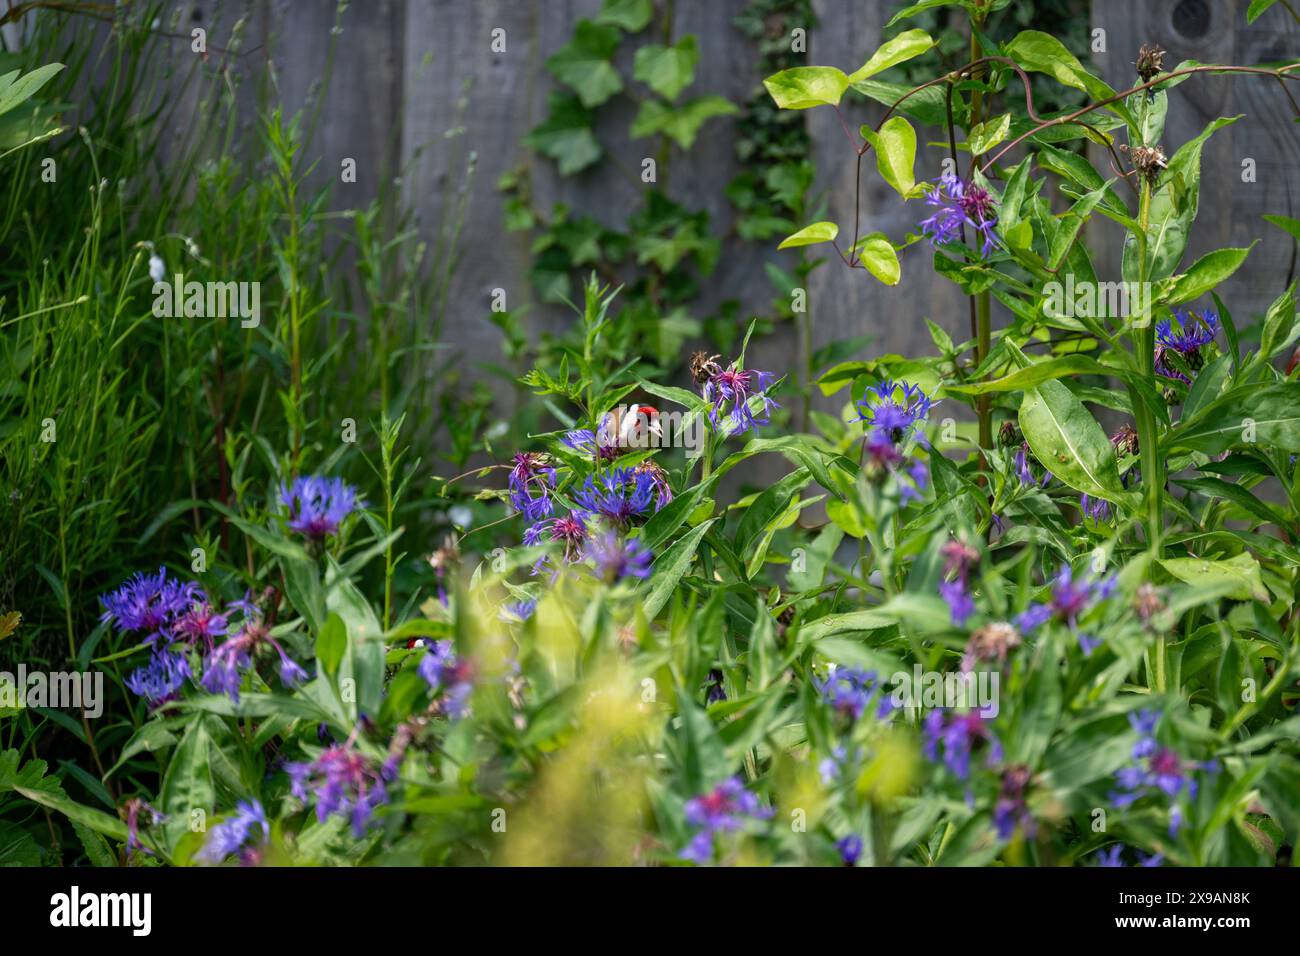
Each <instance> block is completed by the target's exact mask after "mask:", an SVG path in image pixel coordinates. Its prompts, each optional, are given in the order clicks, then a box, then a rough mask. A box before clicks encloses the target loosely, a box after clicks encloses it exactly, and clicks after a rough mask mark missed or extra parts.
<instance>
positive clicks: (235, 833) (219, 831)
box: [198, 800, 271, 863]
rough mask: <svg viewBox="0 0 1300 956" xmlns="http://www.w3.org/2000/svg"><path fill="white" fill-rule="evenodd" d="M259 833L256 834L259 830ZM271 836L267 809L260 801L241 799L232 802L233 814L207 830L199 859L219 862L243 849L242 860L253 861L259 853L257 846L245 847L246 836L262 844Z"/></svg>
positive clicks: (247, 839) (206, 861)
mask: <svg viewBox="0 0 1300 956" xmlns="http://www.w3.org/2000/svg"><path fill="white" fill-rule="evenodd" d="M259 830H260V831H261V834H260V835H259V834H258V831H259ZM270 836H271V825H270V824H269V823H267V822H266V811H265V810H263V809H262V803H261V801H260V800H240V801H239V802H238V803H237V804H235V813H234V816H231V817H228V818H227V819H225V820H223V821H221V822H220V823H218V824H217V825H216V826H214V827H213V828H212V829H211V830H210V831H209V832H208V839H207V842H205V843H204V844H203V849H202V850H200V851H199V853H198V858H199V859H200V860H202V861H203V862H205V863H220V862H221V861H222V860H224V859H226V857H228V856H230V855H231V854H232V853H236V852H239V851H241V850H242V851H243V852H242V853H240V857H241V859H242V860H243V862H245V863H254V862H256V861H257V858H258V856H259V855H260V846H259V847H247V848H246V847H245V844H246V843H248V841H249V838H250V837H253V838H256V840H257V842H258V844H264V843H265V842H266V841H267V840H268V839H270Z"/></svg>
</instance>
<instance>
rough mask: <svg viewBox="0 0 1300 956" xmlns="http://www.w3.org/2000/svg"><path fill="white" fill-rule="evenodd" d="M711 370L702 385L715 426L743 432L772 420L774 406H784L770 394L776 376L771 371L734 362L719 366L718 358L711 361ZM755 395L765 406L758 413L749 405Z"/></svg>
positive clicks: (733, 432) (701, 390)
mask: <svg viewBox="0 0 1300 956" xmlns="http://www.w3.org/2000/svg"><path fill="white" fill-rule="evenodd" d="M708 371H709V375H708V377H707V378H705V379H704V380H703V384H702V385H701V387H700V394H701V395H702V396H703V398H704V400H705V401H706V402H709V403H710V408H709V422H710V423H711V424H712V425H713V427H714V428H715V429H721V430H723V431H724V432H725V433H726V434H728V435H741V434H744V433H745V432H747V431H749V430H751V429H754V428H758V426H760V425H766V424H768V423H769V422H770V421H771V418H770V416H769V413H770V412H771V410H772V409H773V408H780V407H781V406H780V405H778V404H777V403H776V401H775V399H772V398H769V397H768V395H767V390H768V389H769V388H771V387H772V383H773V382H774V381H775V380H776V376H774V375H773V374H772V373H771V372H758V371H755V370H753V369H740V368H737V367H735V366H734V365H733V367H731V368H726V369H724V368H720V367H718V365H717V363H716V362H714V363H711V366H710V368H709V369H708ZM752 398H757V399H758V400H759V403H760V404H761V406H762V407H761V408H760V409H759V412H758V414H757V415H755V414H754V411H753V409H751V408H750V407H749V402H750V399H752ZM728 406H730V410H728ZM724 417H725V423H724Z"/></svg>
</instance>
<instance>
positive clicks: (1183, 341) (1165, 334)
mask: <svg viewBox="0 0 1300 956" xmlns="http://www.w3.org/2000/svg"><path fill="white" fill-rule="evenodd" d="M1174 318H1175V319H1176V320H1177V321H1178V331H1177V332H1175V331H1174V328H1173V323H1171V322H1170V321H1169V320H1168V319H1162V320H1161V321H1159V322H1157V323H1156V347H1155V367H1156V371H1157V372H1159V373H1160V374H1161V375H1163V376H1164V377H1165V378H1173V379H1177V380H1178V381H1180V382H1190V381H1191V379H1189V378H1188V377H1187V376H1186V375H1184V374H1183V373H1182V372H1180V371H1179V370H1178V369H1177V368H1175V367H1173V366H1172V365H1171V364H1170V362H1169V353H1170V352H1174V353H1176V354H1177V355H1179V356H1180V357H1181V358H1182V360H1183V363H1184V364H1186V365H1187V367H1188V368H1190V369H1192V370H1193V371H1195V370H1196V369H1199V368H1200V367H1201V364H1202V362H1203V359H1202V357H1201V349H1202V348H1204V347H1205V346H1207V345H1209V344H1210V343H1211V342H1213V341H1214V337H1215V336H1216V335H1218V333H1219V316H1218V313H1216V312H1214V311H1213V310H1207V311H1206V312H1204V313H1202V314H1199V315H1198V314H1196V313H1189V312H1186V311H1184V310H1183V309H1174Z"/></svg>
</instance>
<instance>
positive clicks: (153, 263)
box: [149, 255, 167, 282]
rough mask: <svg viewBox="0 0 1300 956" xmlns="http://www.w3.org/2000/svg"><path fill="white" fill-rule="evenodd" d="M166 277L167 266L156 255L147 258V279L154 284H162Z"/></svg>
mask: <svg viewBox="0 0 1300 956" xmlns="http://www.w3.org/2000/svg"><path fill="white" fill-rule="evenodd" d="M166 275H167V264H166V263H165V262H163V261H162V258H161V257H160V256H157V255H151V256H150V257H149V278H150V279H153V281H154V282H162V280H163V279H164V278H165V277H166Z"/></svg>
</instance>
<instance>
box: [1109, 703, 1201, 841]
mask: <svg viewBox="0 0 1300 956" xmlns="http://www.w3.org/2000/svg"><path fill="white" fill-rule="evenodd" d="M1128 720H1129V724H1130V725H1131V726H1132V727H1133V729H1134V730H1135V731H1137V734H1138V740H1137V743H1135V744H1134V745H1133V761H1134V762H1133V763H1132V764H1130V765H1128V766H1126V767H1121V768H1120V769H1119V770H1117V771H1116V772H1115V782H1116V783H1117V784H1118V785H1119V787H1120V789H1119V790H1117V791H1113V792H1112V793H1111V794H1110V795H1109V797H1110V799H1111V800H1112V801H1113V802H1114V803H1115V805H1116V806H1118V807H1121V808H1123V807H1129V806H1132V805H1133V804H1134V803H1136V802H1137V801H1138V800H1140V799H1142V798H1143V797H1145V796H1154V795H1157V794H1163V795H1164V797H1165V798H1166V799H1168V800H1169V801H1177V800H1178V799H1179V798H1180V797H1183V796H1185V797H1186V798H1187V799H1188V800H1195V799H1196V790H1197V786H1196V780H1195V778H1194V777H1192V776H1191V774H1192V771H1194V770H1201V769H1204V770H1211V769H1213V767H1212V766H1211V765H1209V764H1200V763H1196V762H1194V761H1189V760H1184V759H1183V758H1182V757H1181V756H1179V755H1178V754H1177V753H1176V752H1175V751H1174V750H1172V749H1171V748H1169V747H1166V746H1164V745H1162V744H1160V743H1159V742H1158V741H1157V740H1156V738H1155V730H1156V726H1157V724H1159V722H1160V714H1159V713H1158V712H1156V711H1151V710H1140V711H1136V712H1132V713H1130V714H1129V715H1128ZM1182 820H1183V813H1182V809H1181V808H1180V807H1179V805H1178V803H1177V802H1172V803H1171V806H1170V808H1169V835H1170V836H1171V837H1172V836H1175V835H1176V834H1177V832H1178V829H1179V827H1180V825H1181V824H1182ZM1156 865H1158V864H1156Z"/></svg>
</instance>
